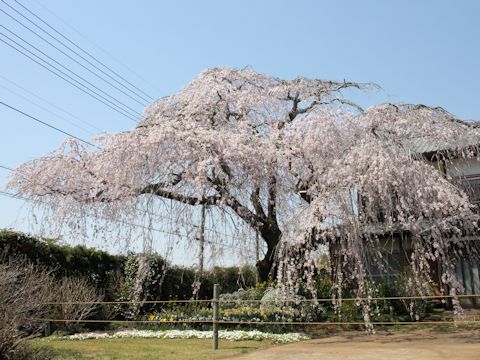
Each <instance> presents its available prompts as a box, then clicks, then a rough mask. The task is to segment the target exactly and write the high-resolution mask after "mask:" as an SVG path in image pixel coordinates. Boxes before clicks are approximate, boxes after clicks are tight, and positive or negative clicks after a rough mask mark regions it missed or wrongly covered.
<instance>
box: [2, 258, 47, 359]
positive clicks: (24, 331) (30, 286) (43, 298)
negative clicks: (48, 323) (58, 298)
mask: <svg viewBox="0 0 480 360" xmlns="http://www.w3.org/2000/svg"><path fill="white" fill-rule="evenodd" d="M52 288H53V276H52V275H51V271H50V270H47V269H45V268H43V267H38V266H33V265H31V264H28V263H27V262H26V261H25V260H24V259H19V258H9V259H7V260H5V261H3V263H1V264H0V314H1V316H0V358H2V359H23V358H28V357H30V358H31V357H34V355H35V351H33V350H27V349H26V348H25V345H24V342H23V340H25V339H28V338H31V337H34V336H37V335H38V334H39V333H40V332H41V331H42V329H43V327H44V324H43V323H42V322H39V321H38V319H41V318H44V317H45V316H47V314H48V308H47V307H46V306H45V303H48V302H50V301H52Z"/></svg>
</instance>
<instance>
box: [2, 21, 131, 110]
mask: <svg viewBox="0 0 480 360" xmlns="http://www.w3.org/2000/svg"><path fill="white" fill-rule="evenodd" d="M0 27H1V28H3V29H5V30H6V31H8V32H9V33H10V34H12V35H13V36H15V37H16V38H17V39H19V40H20V41H23V43H25V44H27V45H28V46H30V47H31V48H33V49H35V50H36V51H38V52H39V53H40V54H42V55H43V56H45V57H46V58H47V59H50V60H51V61H53V62H54V63H55V64H57V65H59V66H60V67H62V68H63V69H65V70H66V71H68V72H69V73H71V74H73V75H74V76H76V77H77V78H79V79H80V80H82V81H84V82H85V83H87V84H88V85H90V86H91V87H93V88H94V89H96V90H98V91H99V92H101V93H102V94H104V95H105V96H108V97H109V98H110V99H112V100H113V101H115V102H116V103H118V104H119V105H121V106H123V107H124V108H125V111H127V110H128V112H129V113H130V114H131V115H133V116H139V115H140V114H139V113H138V112H137V111H136V110H135V109H132V108H131V107H129V106H128V105H126V104H124V103H122V102H121V101H120V100H118V99H117V98H115V97H114V96H112V95H110V94H108V93H107V92H105V91H103V90H102V89H100V88H99V87H97V86H96V85H95V84H93V83H91V82H90V81H88V80H86V79H85V78H84V77H82V76H80V75H78V74H77V73H76V72H74V71H72V70H70V69H69V68H68V67H66V66H65V65H63V64H62V63H60V62H58V61H57V60H55V59H54V58H52V57H51V56H49V55H48V54H46V53H45V52H43V51H42V50H40V49H39V48H37V47H36V46H34V45H32V44H31V43H30V42H28V41H27V40H25V39H24V38H22V37H21V36H19V35H18V34H16V33H15V32H13V31H11V30H9V29H8V28H6V27H5V26H3V25H0ZM0 34H2V35H3V36H4V37H6V38H8V39H9V40H10V41H12V42H14V43H15V44H17V45H18V46H21V45H19V44H18V43H17V42H16V41H15V40H12V39H11V38H10V37H9V36H7V35H5V34H3V33H1V32H0ZM37 56H38V55H37ZM50 66H52V67H53V65H51V64H50Z"/></svg>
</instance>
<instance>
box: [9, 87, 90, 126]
mask: <svg viewBox="0 0 480 360" xmlns="http://www.w3.org/2000/svg"><path fill="white" fill-rule="evenodd" d="M0 87H1V88H2V89H4V90H6V91H8V92H10V93H12V94H14V95H16V96H18V97H19V98H21V99H23V100H25V101H27V102H28V103H30V104H32V105H35V106H36V107H38V108H40V109H42V110H44V111H46V112H48V113H50V114H52V115H53V116H56V117H58V118H59V119H62V120H64V121H66V122H68V123H69V124H70V125H73V126H75V127H77V128H78V129H80V130H83V131H84V132H86V133H88V134H89V135H94V134H93V133H92V132H91V131H89V130H87V129H85V128H83V127H81V126H78V125H77V124H76V123H75V122H73V121H70V120H68V119H66V118H64V117H62V116H60V115H58V114H57V113H55V112H53V111H50V110H49V109H47V108H45V107H44V106H42V105H39V104H37V103H36V102H34V101H32V100H30V99H28V98H27V97H25V96H23V95H21V94H19V93H17V92H16V91H13V90H12V89H9V88H8V87H6V86H4V85H1V84H0Z"/></svg>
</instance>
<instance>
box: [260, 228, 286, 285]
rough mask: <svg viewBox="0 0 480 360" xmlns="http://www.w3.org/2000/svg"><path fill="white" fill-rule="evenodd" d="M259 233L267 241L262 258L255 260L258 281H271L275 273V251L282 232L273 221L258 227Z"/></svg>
mask: <svg viewBox="0 0 480 360" xmlns="http://www.w3.org/2000/svg"><path fill="white" fill-rule="evenodd" d="M260 234H261V236H262V238H263V240H265V242H266V243H267V253H266V254H265V257H264V258H263V259H262V260H260V261H258V262H257V271H258V279H259V281H260V282H264V281H271V280H273V279H274V278H275V275H276V268H277V267H276V261H275V260H276V259H275V251H276V247H277V245H278V243H279V242H280V236H281V235H282V232H281V231H280V229H279V228H278V226H277V224H276V222H275V223H274V224H272V223H267V224H265V225H263V226H262V227H261V228H260Z"/></svg>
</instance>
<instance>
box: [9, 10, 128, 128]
mask: <svg viewBox="0 0 480 360" xmlns="http://www.w3.org/2000/svg"><path fill="white" fill-rule="evenodd" d="M0 11H1V9H0ZM2 35H3V36H5V35H4V34H2ZM0 41H1V42H3V43H4V44H6V45H7V46H9V47H11V48H12V49H14V50H15V51H17V52H19V53H20V54H22V55H23V56H25V57H27V58H29V59H30V60H31V61H33V62H35V63H36V64H38V65H40V66H41V67H43V68H44V69H46V70H48V71H49V72H51V73H52V74H54V75H56V76H58V77H59V78H61V79H62V80H64V81H66V82H68V83H69V84H70V85H72V86H73V87H75V88H77V89H78V90H80V91H82V92H83V93H85V94H87V95H89V96H91V97H92V98H94V99H96V100H97V101H99V102H101V103H102V104H104V105H106V106H108V107H109V108H111V109H112V110H114V111H116V112H117V113H119V114H121V115H123V116H124V117H126V118H128V119H130V120H132V121H134V122H135V123H137V121H136V120H135V118H134V117H133V116H132V115H130V114H128V113H126V112H123V109H122V108H120V107H118V106H117V105H115V104H114V103H112V102H111V101H109V100H108V99H106V101H107V102H106V101H104V100H102V99H101V98H103V97H102V96H101V95H98V96H100V98H99V97H97V96H96V95H94V94H97V93H96V92H95V91H93V90H91V89H89V88H88V87H86V86H85V85H83V84H82V83H80V82H79V81H77V80H76V79H74V78H72V77H71V76H69V75H68V74H65V76H67V77H68V78H71V79H72V80H73V81H74V82H76V83H77V84H79V85H80V86H82V87H80V86H79V85H77V84H75V83H74V82H72V81H71V80H69V79H67V78H65V77H64V76H62V75H61V74H64V72H63V71H61V70H58V69H57V68H55V67H54V66H53V65H51V64H49V63H48V62H47V61H45V60H43V59H42V58H40V57H39V56H38V55H36V54H33V53H32V52H31V51H29V50H28V49H26V48H25V47H23V46H21V45H19V46H20V47H21V48H23V49H25V50H26V51H28V52H29V53H31V54H33V55H34V56H35V57H37V58H38V59H40V60H41V61H43V62H44V63H46V64H47V65H48V66H51V67H53V68H54V69H56V70H57V71H59V72H60V73H61V74H59V73H57V72H55V71H54V70H52V69H51V68H49V67H48V66H47V65H44V64H42V63H40V62H39V61H38V60H36V59H34V58H33V57H32V56H30V55H28V54H26V53H25V52H23V51H22V50H20V49H18V48H17V47H15V46H14V45H12V44H10V43H9V42H7V41H5V40H4V39H1V38H0ZM84 88H86V90H85V89H84ZM92 93H93V94H92ZM111 104H113V106H112V105H111Z"/></svg>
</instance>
